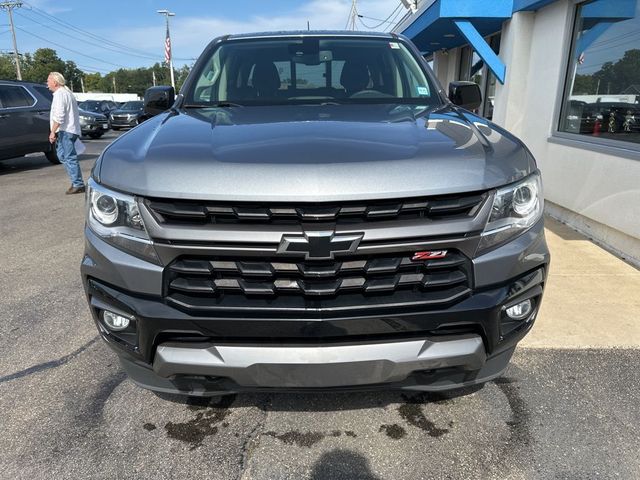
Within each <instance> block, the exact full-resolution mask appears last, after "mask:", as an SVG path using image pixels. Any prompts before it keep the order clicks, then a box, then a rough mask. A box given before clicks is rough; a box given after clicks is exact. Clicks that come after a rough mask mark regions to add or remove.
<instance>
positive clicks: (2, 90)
mask: <svg viewBox="0 0 640 480" xmlns="http://www.w3.org/2000/svg"><path fill="white" fill-rule="evenodd" d="M35 103H36V102H35V100H34V99H33V97H32V96H31V95H30V94H29V92H27V90H26V89H25V88H24V87H20V86H14V85H0V104H1V105H2V107H3V108H20V107H30V106H32V105H34V104H35Z"/></svg>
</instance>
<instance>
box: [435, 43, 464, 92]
mask: <svg viewBox="0 0 640 480" xmlns="http://www.w3.org/2000/svg"><path fill="white" fill-rule="evenodd" d="M433 70H434V72H435V73H436V76H437V77H438V81H439V82H440V83H441V84H442V88H444V91H445V92H449V84H450V83H451V82H453V81H455V80H457V79H458V74H459V71H460V49H459V48H453V49H451V50H447V51H444V52H435V54H434V55H433Z"/></svg>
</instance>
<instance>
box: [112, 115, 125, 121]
mask: <svg viewBox="0 0 640 480" xmlns="http://www.w3.org/2000/svg"><path fill="white" fill-rule="evenodd" d="M112 117H113V119H114V120H115V121H118V122H127V121H129V117H127V116H126V115H112Z"/></svg>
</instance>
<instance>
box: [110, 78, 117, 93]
mask: <svg viewBox="0 0 640 480" xmlns="http://www.w3.org/2000/svg"><path fill="white" fill-rule="evenodd" d="M111 78H112V79H113V93H117V92H116V76H115V75H114V76H113V77H111Z"/></svg>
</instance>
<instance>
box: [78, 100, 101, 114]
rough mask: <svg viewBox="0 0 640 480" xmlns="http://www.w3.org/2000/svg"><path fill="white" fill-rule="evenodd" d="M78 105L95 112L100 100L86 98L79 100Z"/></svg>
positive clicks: (98, 107)
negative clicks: (82, 100)
mask: <svg viewBox="0 0 640 480" xmlns="http://www.w3.org/2000/svg"><path fill="white" fill-rule="evenodd" d="M78 106H79V107H80V108H81V109H83V110H88V111H89V112H96V111H98V110H99V109H100V102H96V101H93V100H86V101H84V102H80V103H79V104H78Z"/></svg>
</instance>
